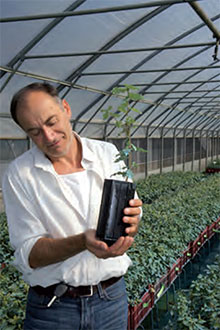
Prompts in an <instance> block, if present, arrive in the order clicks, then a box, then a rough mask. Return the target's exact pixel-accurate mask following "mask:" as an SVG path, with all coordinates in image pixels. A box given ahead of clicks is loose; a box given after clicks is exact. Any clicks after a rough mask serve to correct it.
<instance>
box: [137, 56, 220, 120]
mask: <svg viewBox="0 0 220 330" xmlns="http://www.w3.org/2000/svg"><path fill="white" fill-rule="evenodd" d="M196 54H197V53H196ZM197 55H198V54H197ZM187 60H188V59H187ZM181 64H182V63H181ZM181 64H178V65H181ZM198 73H199V72H197V73H195V74H193V75H191V76H189V77H187V78H185V79H184V80H183V82H181V83H180V82H179V83H178V85H177V86H174V87H173V89H171V90H169V91H168V92H167V93H165V94H166V95H168V94H169V93H170V92H171V91H173V90H174V89H175V88H177V87H178V86H180V85H181V84H184V83H185V81H187V80H188V79H190V78H192V77H193V76H195V75H196V74H198ZM217 76H218V75H217ZM214 77H216V76H214ZM208 81H209V80H208ZM208 81H206V82H205V83H207V82H208ZM200 86H201V85H200ZM200 86H197V87H195V89H197V88H198V87H200ZM186 95H187V94H186ZM184 97H185V95H184ZM184 97H183V98H184ZM159 99H161V100H163V99H164V96H161V97H160V98H159ZM177 102H180V101H179V100H178V101H177ZM175 104H176V102H175V103H174V105H175ZM171 106H172V105H171ZM150 107H151V106H149V107H148V108H150ZM186 109H188V107H186V108H184V109H182V111H184V112H185V111H186ZM145 111H146V110H145ZM143 114H144V112H142V114H141V115H140V116H139V117H141V116H142V115H143ZM137 117H138V116H137ZM137 117H136V119H138V118H137Z"/></svg>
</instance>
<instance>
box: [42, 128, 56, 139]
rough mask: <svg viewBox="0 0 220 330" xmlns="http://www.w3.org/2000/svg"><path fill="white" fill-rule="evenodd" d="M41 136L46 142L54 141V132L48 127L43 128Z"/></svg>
mask: <svg viewBox="0 0 220 330" xmlns="http://www.w3.org/2000/svg"><path fill="white" fill-rule="evenodd" d="M43 134H44V138H45V139H46V140H47V141H53V140H54V132H53V130H52V129H51V128H50V127H44V128H43Z"/></svg>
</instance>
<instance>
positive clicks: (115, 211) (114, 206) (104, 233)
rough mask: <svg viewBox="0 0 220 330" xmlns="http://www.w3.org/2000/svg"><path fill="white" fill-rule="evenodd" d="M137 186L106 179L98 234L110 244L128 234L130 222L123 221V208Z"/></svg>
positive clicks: (131, 197)
mask: <svg viewBox="0 0 220 330" xmlns="http://www.w3.org/2000/svg"><path fill="white" fill-rule="evenodd" d="M135 188H136V185H135V184H134V183H132V182H126V181H119V180H110V179H105V182H104V187H103V193H102V201H101V207H100V212H99V220H98V226H97V231H96V236H97V238H99V239H100V240H102V241H104V242H105V243H106V244H107V245H108V246H111V245H112V244H113V243H115V242H116V241H117V239H118V238H119V237H121V236H127V234H126V232H125V229H126V228H127V227H128V226H129V224H125V223H124V222H123V221H122V218H123V216H124V212H123V210H124V208H125V207H126V206H128V205H129V200H130V199H133V198H134V193H135Z"/></svg>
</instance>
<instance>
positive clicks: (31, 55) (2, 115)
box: [0, 0, 220, 139]
mask: <svg viewBox="0 0 220 330" xmlns="http://www.w3.org/2000/svg"><path fill="white" fill-rule="evenodd" d="M0 4H1V8H0V9H1V20H0V28H1V71H0V73H1V87H0V88H1V107H0V137H1V139H13V138H15V139H17V138H23V137H25V135H24V133H23V132H22V130H21V129H20V128H19V127H18V126H17V125H16V124H14V123H13V121H12V119H11V117H10V110H9V109H10V100H11V98H12V96H13V94H14V93H15V92H16V91H17V90H18V89H20V88H22V87H23V86H25V85H27V84H29V83H32V82H50V83H52V84H54V85H55V86H56V87H57V88H58V91H59V93H60V96H61V97H62V98H65V99H66V100H67V101H68V102H69V104H70V106H71V109H72V122H73V128H74V129H75V130H76V131H77V132H78V133H80V134H81V135H83V136H89V137H95V138H104V137H106V135H110V136H116V135H117V133H118V132H117V129H116V128H114V126H111V125H110V124H111V122H109V123H108V124H109V126H108V127H107V130H106V129H105V128H106V126H105V124H104V122H103V118H102V113H101V111H100V110H101V109H103V108H107V107H108V106H109V105H111V106H113V109H115V111H116V110H117V106H118V105H119V103H120V102H121V99H120V98H119V97H116V96H113V95H112V94H111V91H112V88H113V87H115V86H123V85H124V84H131V85H133V86H137V87H138V91H139V93H140V94H142V95H143V96H144V99H143V100H142V101H140V102H138V104H137V105H136V107H137V108H138V109H139V110H140V111H141V114H135V116H136V119H137V123H138V125H137V126H136V127H134V129H133V135H134V136H138V137H144V136H145V135H146V129H147V128H148V127H154V128H155V129H158V128H166V129H167V131H169V129H175V128H181V129H184V128H187V129H191V130H195V131H196V132H197V131H199V130H206V131H211V132H214V134H219V128H220V120H219V119H220V115H219V112H220V102H219V99H220V77H219V75H220V63H219V59H220V50H219V48H220V46H219V39H220V0H201V1H190V0H189V1H183V0H176V1H171V0H170V1H167V0H163V1H162V0H161V1H146V0H145V1H141V0H130V1H129V0H115V1H110V0H87V1H85V0H77V1H73V0H31V1H30V0H19V1H18V0H0Z"/></svg>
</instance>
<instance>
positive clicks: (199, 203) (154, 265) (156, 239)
mask: <svg viewBox="0 0 220 330" xmlns="http://www.w3.org/2000/svg"><path fill="white" fill-rule="evenodd" d="M175 175H177V174H175ZM181 175H182V174H181ZM188 175H189V174H188ZM165 177H166V175H165V176H163V180H165V179H166V178H165ZM168 177H169V179H168V181H170V180H171V175H168ZM188 178H189V177H188ZM201 178H202V175H201ZM152 180H155V181H156V178H153V177H152ZM141 184H142V186H143V182H142V183H141ZM148 184H149V183H148ZM182 186H183V184H182ZM168 190H169V189H167V190H166V189H164V194H162V197H160V198H157V199H155V200H154V201H153V202H152V203H151V204H145V205H144V206H143V218H142V221H141V226H140V230H139V234H138V236H137V237H136V243H135V245H133V247H132V248H131V249H130V252H129V254H130V256H131V258H132V260H133V267H132V268H131V269H130V271H129V272H128V274H127V275H126V282H127V287H128V293H129V302H130V329H132V330H133V329H136V327H137V325H138V324H139V323H140V321H141V320H142V319H143V318H144V317H145V316H146V315H147V313H148V312H149V311H150V310H151V308H152V307H153V305H154V303H155V301H157V300H158V299H159V298H160V296H161V295H162V294H163V292H165V290H166V289H167V288H168V287H169V286H170V284H171V283H172V282H173V281H174V280H175V279H176V277H177V276H178V274H179V273H180V272H181V270H182V267H183V266H184V264H186V263H187V262H188V261H189V260H190V259H191V258H193V257H194V256H195V254H196V253H197V252H198V250H199V249H200V248H201V246H202V245H203V244H204V243H205V242H206V241H207V240H208V239H210V237H211V236H212V235H213V234H214V233H215V231H216V230H217V229H218V228H219V223H220V218H219V215H220V203H219V200H220V176H219V175H213V176H206V177H204V176H203V179H202V180H197V182H194V184H193V185H191V186H189V187H187V186H185V188H182V190H179V189H178V188H177V189H176V193H175V194H173V193H172V190H171V191H170V193H169V192H168ZM218 218H219V219H218ZM138 322H139V323H138Z"/></svg>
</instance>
